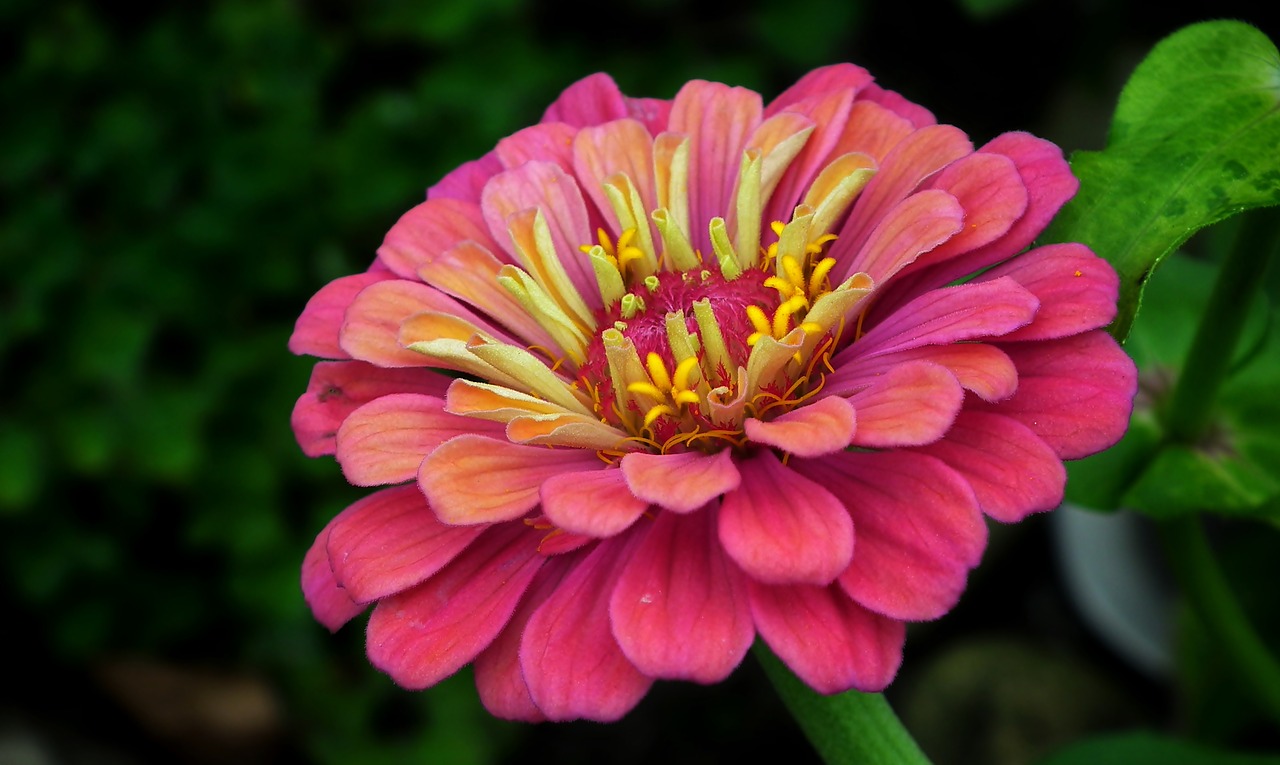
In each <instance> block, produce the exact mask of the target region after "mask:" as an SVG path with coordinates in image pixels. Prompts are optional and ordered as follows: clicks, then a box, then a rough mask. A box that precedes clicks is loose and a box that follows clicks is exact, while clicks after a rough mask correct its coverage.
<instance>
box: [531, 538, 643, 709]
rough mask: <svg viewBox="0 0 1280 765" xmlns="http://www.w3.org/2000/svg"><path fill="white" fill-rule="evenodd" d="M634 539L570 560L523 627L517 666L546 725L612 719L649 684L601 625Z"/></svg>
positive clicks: (602, 545)
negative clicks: (568, 565)
mask: <svg viewBox="0 0 1280 765" xmlns="http://www.w3.org/2000/svg"><path fill="white" fill-rule="evenodd" d="M637 541H639V535H637V534H636V533H635V531H631V532H628V533H627V534H624V535H622V536H619V537H614V538H612V539H606V540H605V541H603V542H600V543H599V544H598V545H596V547H595V549H594V550H592V551H591V552H590V553H588V554H587V555H586V556H585V557H583V558H579V559H578V560H576V561H575V562H574V563H575V564H576V565H574V566H573V568H572V569H571V570H570V571H569V573H568V574H566V575H565V577H564V579H563V580H561V582H560V584H559V586H558V587H556V589H555V592H553V593H551V595H550V596H549V597H548V598H547V599H546V600H545V601H543V603H542V605H541V606H539V607H538V610H537V611H535V612H534V613H533V615H532V617H530V619H529V622H528V624H527V625H526V626H525V630H524V636H523V638H522V639H521V641H520V666H521V667H522V668H523V669H524V679H525V682H526V683H528V687H529V694H530V696H531V697H532V698H533V703H534V704H536V705H537V707H538V709H540V710H542V713H543V714H544V715H546V717H547V719H549V720H575V719H579V718H586V719H588V720H598V721H601V722H609V721H612V720H617V719H618V718H620V717H622V716H623V715H624V714H626V713H627V712H629V711H631V709H632V707H634V706H635V705H636V704H637V703H639V702H640V699H641V698H643V697H644V694H645V693H646V692H648V690H649V686H650V685H652V684H653V679H652V678H650V677H648V676H646V675H644V674H642V673H641V672H640V671H639V670H638V669H636V667H635V665H633V664H632V663H631V662H630V660H628V659H627V657H626V656H625V655H624V654H623V653H622V649H621V648H619V647H618V641H617V640H615V639H614V637H613V631H612V628H611V627H610V624H609V599H610V597H611V595H612V594H613V589H614V586H615V585H616V584H617V581H618V574H619V572H620V570H621V568H622V564H623V562H624V561H626V560H627V559H629V558H630V557H631V555H632V552H633V551H634V549H635V544H636V542H637Z"/></svg>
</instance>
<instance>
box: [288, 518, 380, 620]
mask: <svg viewBox="0 0 1280 765" xmlns="http://www.w3.org/2000/svg"><path fill="white" fill-rule="evenodd" d="M341 517H342V515H339V516H338V517H337V518H335V519H334V520H332V521H330V522H329V525H328V526H325V527H324V529H323V530H322V531H321V532H320V533H319V534H317V535H316V540H315V542H313V543H312V544H311V548H310V549H309V550H307V554H306V556H305V557H304V558H303V559H302V597H303V598H304V599H305V600H306V601H307V605H308V606H310V607H311V613H312V615H313V616H315V618H316V621H318V622H320V623H321V624H323V625H324V626H325V627H327V628H328V629H329V631H330V632H337V631H338V628H339V627H341V626H342V625H344V624H346V623H347V622H349V621H351V620H352V619H353V618H355V616H356V615H357V614H359V613H360V612H361V611H363V610H364V609H365V606H364V604H363V603H357V602H355V601H354V600H352V599H351V596H350V595H349V594H347V591H346V590H344V589H343V588H342V586H341V585H340V584H338V580H337V579H336V578H335V577H334V575H333V569H332V568H331V567H330V566H329V552H328V549H327V544H328V540H329V530H330V529H331V528H333V524H334V523H336V522H337V521H338V519H339V518H341Z"/></svg>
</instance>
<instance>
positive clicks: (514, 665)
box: [474, 558, 573, 722]
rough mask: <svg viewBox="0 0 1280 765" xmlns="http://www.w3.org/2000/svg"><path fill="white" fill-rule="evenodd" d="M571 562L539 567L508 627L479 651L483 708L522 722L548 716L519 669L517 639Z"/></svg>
mask: <svg viewBox="0 0 1280 765" xmlns="http://www.w3.org/2000/svg"><path fill="white" fill-rule="evenodd" d="M572 564H573V561H572V560H571V559H569V558H556V559H552V560H548V561H547V562H545V563H543V564H542V568H540V569H538V573H537V574H536V575H535V576H534V578H533V582H532V583H531V584H530V585H529V589H528V590H526V591H525V594H524V597H522V598H521V599H520V604H519V605H518V606H516V610H515V613H514V614H512V615H511V620H510V621H508V622H507V626H506V627H504V628H503V629H502V632H500V633H498V637H497V638H495V639H494V641H493V642H492V643H490V644H489V647H488V648H486V649H484V650H483V651H481V652H480V655H479V656H477V657H476V660H475V663H474V669H475V676H476V690H478V691H479V692H480V701H481V703H483V704H484V708H485V709H487V710H489V713H490V714H492V715H493V716H495V717H501V718H503V719H506V720H521V721H524V722H542V721H543V720H546V719H547V718H546V717H545V716H544V715H543V714H542V711H541V710H540V709H538V707H537V705H536V704H534V703H533V697H532V696H530V695H529V686H528V684H526V683H525V681H524V671H523V670H521V669H520V639H521V637H523V635H524V630H525V625H527V624H528V623H529V617H531V616H533V613H534V611H536V610H538V607H539V606H541V605H542V604H543V603H544V602H546V600H547V598H548V597H550V596H551V593H553V592H555V590H556V588H557V587H558V586H559V585H560V582H561V581H562V580H563V579H564V576H565V574H567V573H568V572H569V571H570V569H571V567H572Z"/></svg>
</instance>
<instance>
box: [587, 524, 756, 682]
mask: <svg viewBox="0 0 1280 765" xmlns="http://www.w3.org/2000/svg"><path fill="white" fill-rule="evenodd" d="M609 615H610V618H611V622H612V624H613V634H614V635H615V636H616V637H617V639H618V644H619V645H620V646H621V647H622V652H623V653H625V654H626V656H627V658H628V659H630V660H631V662H632V663H633V664H635V665H636V667H637V668H638V669H639V670H640V671H641V672H643V673H644V674H646V675H649V676H650V677H661V678H671V679H681V680H693V681H694V682H699V683H715V682H719V681H721V680H723V679H724V678H726V677H728V676H729V673H730V672H732V671H733V669H734V667H736V666H738V663H739V662H741V661H742V657H743V656H744V655H745V654H746V652H747V649H748V648H749V647H750V646H751V640H752V638H753V637H755V628H754V626H753V625H752V622H751V609H750V606H749V605H748V603H747V589H746V582H745V581H744V578H743V576H742V572H741V571H739V570H738V568H737V567H736V566H735V565H734V564H733V562H732V561H730V560H729V559H728V558H727V557H726V556H725V554H724V550H723V548H721V546H720V543H719V541H718V540H717V539H716V534H715V513H714V512H705V513H694V514H692V515H676V514H675V513H658V516H657V518H655V519H654V522H653V528H652V529H650V530H649V533H648V534H646V535H645V537H644V540H643V541H642V542H641V543H640V545H639V547H637V548H636V550H635V552H634V553H632V554H631V556H630V557H629V558H628V559H627V560H626V561H625V562H624V564H623V570H622V575H621V577H620V578H619V580H618V585H617V587H615V588H614V590H613V595H612V597H611V598H610V601H609Z"/></svg>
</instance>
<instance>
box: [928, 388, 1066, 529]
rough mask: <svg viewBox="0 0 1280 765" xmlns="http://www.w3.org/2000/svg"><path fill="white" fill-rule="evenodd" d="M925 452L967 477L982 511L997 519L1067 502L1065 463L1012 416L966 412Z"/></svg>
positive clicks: (1014, 518)
mask: <svg viewBox="0 0 1280 765" xmlns="http://www.w3.org/2000/svg"><path fill="white" fill-rule="evenodd" d="M920 451H922V452H924V453H925V454H929V455H932V456H934V457H937V458H938V459H940V460H942V461H943V462H945V463H947V465H949V466H950V467H951V468H952V469H953V470H955V471H956V472H958V473H960V474H961V475H962V476H964V478H965V480H966V481H968V482H969V485H970V486H972V487H973V491H974V494H975V495H976V496H977V498H978V505H979V506H980V507H981V508H982V511H983V512H985V513H986V514H987V515H989V516H991V517H992V518H994V519H996V520H997V521H1001V522H1004V523H1014V522H1016V521H1020V520H1022V519H1023V518H1025V517H1027V516H1028V515H1030V514H1031V513H1035V512H1040V511H1043V510H1052V509H1053V508H1055V507H1057V506H1058V505H1059V504H1060V503H1061V502H1062V493H1063V489H1064V487H1065V486H1066V482H1067V471H1066V468H1064V467H1063V465H1062V460H1060V459H1059V458H1058V455H1057V454H1055V453H1054V451H1053V449H1051V448H1050V447H1049V445H1048V444H1046V443H1045V442H1044V440H1043V439H1041V438H1040V437H1039V436H1037V435H1036V434H1035V433H1033V432H1032V431H1031V429H1030V428H1028V427H1027V426H1025V425H1023V424H1022V423H1020V422H1018V421H1016V420H1013V419H1010V418H1008V417H1001V416H1000V415H998V414H990V413H987V412H970V411H966V412H961V413H960V416H959V417H958V418H956V422H955V424H954V425H953V426H952V428H951V430H950V431H948V432H947V437H946V438H943V439H942V440H940V441H937V442H935V443H932V444H929V445H928V446H925V447H922V448H921V449H920Z"/></svg>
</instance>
